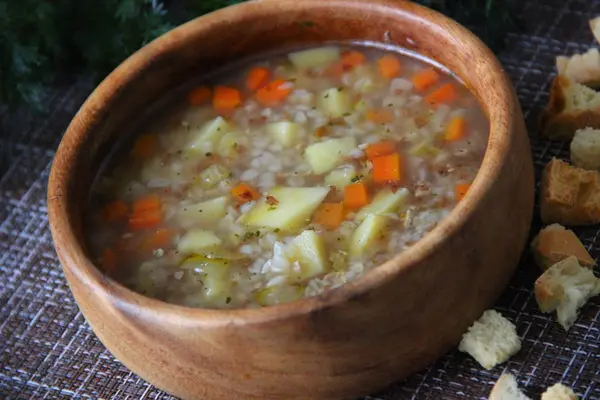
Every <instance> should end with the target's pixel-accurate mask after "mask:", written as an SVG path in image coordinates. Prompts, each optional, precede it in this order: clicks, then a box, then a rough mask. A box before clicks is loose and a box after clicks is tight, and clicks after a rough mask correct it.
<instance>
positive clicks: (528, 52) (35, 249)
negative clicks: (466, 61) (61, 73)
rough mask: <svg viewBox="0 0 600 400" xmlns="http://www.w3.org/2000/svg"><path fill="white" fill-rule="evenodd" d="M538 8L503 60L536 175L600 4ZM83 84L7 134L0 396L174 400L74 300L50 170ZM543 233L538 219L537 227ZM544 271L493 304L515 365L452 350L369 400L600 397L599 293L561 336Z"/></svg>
mask: <svg viewBox="0 0 600 400" xmlns="http://www.w3.org/2000/svg"><path fill="white" fill-rule="evenodd" d="M541 3H542V1H540V0H538V1H529V2H525V3H524V11H523V12H524V17H525V18H524V19H525V20H526V21H528V26H526V28H525V31H524V32H521V33H518V34H516V33H511V34H509V44H508V48H507V49H506V50H505V51H503V52H502V53H500V55H499V57H500V60H501V61H502V63H503V64H504V66H505V69H506V71H507V73H508V74H509V75H510V76H511V78H512V79H513V82H514V85H515V87H516V89H517V92H518V94H519V98H520V100H521V104H522V106H523V109H524V112H525V116H526V118H527V122H528V126H529V130H530V132H531V139H532V151H533V156H534V161H535V167H536V174H537V177H538V178H539V174H540V172H541V169H542V167H543V166H544V165H545V163H546V162H547V161H548V160H550V158H551V157H553V156H558V157H562V158H565V159H567V158H568V146H567V145H565V144H562V143H549V142H547V141H544V140H541V139H537V138H536V137H535V133H536V120H537V115H538V112H539V110H540V109H541V108H542V107H543V106H544V104H545V103H546V101H547V99H548V95H547V91H548V86H549V84H550V81H551V79H552V77H553V72H554V55H555V54H563V53H564V54H569V53H574V52H583V51H585V50H586V49H587V48H589V46H590V45H592V44H593V39H592V36H591V34H590V33H589V29H588V25H587V20H588V19H589V18H590V17H591V16H595V15H600V1H592V0H571V1H564V0H552V1H544V2H543V3H544V4H541ZM75 82H76V83H74V84H68V85H64V86H62V87H58V88H56V90H55V91H53V92H52V93H49V94H48V97H47V98H46V104H48V105H49V107H50V114H49V115H47V116H44V117H36V118H32V117H29V118H25V117H21V118H19V119H18V124H16V125H14V124H13V125H4V129H5V130H6V129H10V130H11V132H8V134H7V132H3V133H2V136H1V137H2V138H3V139H1V140H4V141H6V140H7V138H8V137H12V138H16V140H15V141H14V143H12V144H11V151H12V155H13V156H12V158H11V163H10V165H9V166H8V168H7V169H6V171H5V172H4V173H3V174H1V175H0V399H36V400H37V399H115V400H124V399H174V398H173V397H171V396H169V395H167V394H165V393H164V392H161V391H160V390H158V389H156V388H154V387H153V386H151V385H149V384H148V383H147V382H145V381H143V380H142V379H141V378H139V377H137V376H136V375H135V374H133V373H132V372H130V371H129V370H128V369H127V368H125V367H124V366H123V365H121V364H120V363H119V362H118V361H117V360H116V359H115V358H114V357H113V356H112V355H111V354H110V353H109V352H108V351H107V350H106V349H105V348H104V346H103V345H102V344H101V343H100V342H99V341H98V339H97V338H96V337H95V336H94V334H93V332H92V331H91V329H90V327H89V326H88V324H87V323H86V322H85V320H84V318H83V316H82V315H81V313H80V312H79V309H78V308H77V304H76V303H75V301H74V300H73V298H72V297H71V294H70V292H69V288H68V286H67V283H66V281H65V279H64V277H63V274H62V271H61V269H60V265H59V262H58V260H57V258H56V255H55V252H54V250H53V247H52V241H51V237H50V232H49V229H48V220H47V215H46V202H45V195H46V183H47V179H48V173H49V169H50V163H51V161H52V157H53V156H54V152H55V149H56V147H57V145H58V142H59V141H60V138H61V135H62V133H63V132H64V129H65V128H66V127H67V125H68V123H69V121H70V118H71V117H72V116H73V115H74V113H75V112H76V110H77V108H78V107H79V106H80V104H81V103H82V102H83V100H84V99H85V97H86V96H87V95H88V94H89V92H90V90H91V88H92V84H91V82H90V81H89V80H86V79H77V80H76V81H75ZM0 114H1V113H0ZM7 126H8V128H7ZM3 145H4V146H6V143H3ZM539 226H540V222H539V220H536V221H535V222H534V229H538V228H539ZM576 232H577V234H578V235H579V236H580V238H582V239H583V242H584V244H585V245H586V247H587V248H588V249H589V250H590V252H591V253H592V256H593V257H595V258H600V239H599V227H598V226H595V227H588V228H582V229H576ZM538 273H539V272H538V269H537V268H536V267H534V266H533V265H532V262H531V260H530V259H529V258H528V257H527V256H526V257H525V258H524V259H523V262H522V263H521V266H520V267H519V269H518V271H517V273H516V274H515V276H514V278H513V280H512V282H511V283H510V285H509V287H508V288H507V289H506V291H505V293H504V294H503V296H502V297H501V299H500V300H499V301H498V303H497V305H496V308H497V309H498V310H499V311H500V312H502V313H503V314H504V315H505V316H507V317H508V318H510V319H511V320H512V321H514V322H515V323H516V324H517V329H518V333H519V335H520V336H521V337H522V338H523V348H522V350H521V352H520V353H519V354H517V355H516V356H515V357H513V358H512V359H511V360H510V361H508V362H507V363H505V364H503V365H501V366H499V367H497V368H495V369H493V370H492V371H485V370H484V369H482V368H481V367H480V366H479V365H478V364H477V363H475V361H474V360H473V359H471V358H470V357H468V356H466V355H464V354H462V353H458V352H457V351H453V352H451V353H449V354H447V355H446V356H445V357H443V358H442V359H440V360H439V361H438V362H436V363H435V364H434V365H431V366H430V367H429V368H427V369H426V370H424V371H422V372H421V373H419V374H416V375H414V376H413V377H411V378H410V379H408V380H407V381H405V382H399V383H397V384H395V385H393V386H392V387H390V388H389V389H388V390H386V391H384V392H383V393H380V394H376V395H373V396H370V397H367V398H366V399H365V400H399V399H486V398H487V395H488V393H489V391H490V389H491V387H492V385H493V383H494V382H495V380H496V379H497V378H498V377H499V375H500V374H501V373H502V372H503V371H510V372H512V373H514V374H515V375H516V376H517V377H518V380H519V383H520V385H521V387H522V388H524V389H525V391H526V392H527V394H528V395H529V396H531V397H534V398H536V397H538V396H539V394H540V393H541V392H542V391H543V390H544V388H545V387H547V386H549V385H552V384H554V383H556V382H559V381H560V382H563V383H565V384H566V385H568V386H572V387H573V388H575V390H576V391H577V392H578V393H579V395H580V396H581V398H584V399H596V400H600V297H596V298H595V299H593V300H592V301H591V302H590V303H589V304H588V305H587V306H586V307H585V308H584V309H583V311H582V313H581V317H580V318H579V319H578V320H577V322H576V324H575V325H574V326H573V327H572V328H571V330H570V331H569V332H568V333H567V332H564V331H563V329H562V328H561V327H560V326H559V325H558V324H557V323H556V322H555V321H554V319H553V316H547V315H544V314H542V313H541V312H540V311H539V310H538V308H537V306H536V303H535V299H534V296H533V293H532V285H533V282H534V280H535V279H536V277H537V274H538ZM232 400H238V399H232ZM240 400H243V399H240ZM282 400H283V399H282Z"/></svg>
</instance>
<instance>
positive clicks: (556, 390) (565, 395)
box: [542, 383, 577, 400]
mask: <svg viewBox="0 0 600 400" xmlns="http://www.w3.org/2000/svg"><path fill="white" fill-rule="evenodd" d="M542 400H577V395H576V394H575V392H573V390H572V389H571V388H569V387H566V386H565V385H563V384H562V383H557V384H556V385H552V386H550V387H549V388H548V389H546V391H545V392H544V393H542Z"/></svg>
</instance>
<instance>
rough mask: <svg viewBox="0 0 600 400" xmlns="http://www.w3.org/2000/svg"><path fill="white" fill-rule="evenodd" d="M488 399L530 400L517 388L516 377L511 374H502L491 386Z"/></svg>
mask: <svg viewBox="0 0 600 400" xmlns="http://www.w3.org/2000/svg"><path fill="white" fill-rule="evenodd" d="M489 400H531V399H530V398H529V397H527V396H525V395H524V394H523V392H521V390H520V389H519V385H518V383H517V379H516V378H515V377H514V375H512V374H506V373H505V374H502V376H500V378H499V379H498V380H497V381H496V384H495V385H494V387H493V388H492V392H491V393H490V397H489Z"/></svg>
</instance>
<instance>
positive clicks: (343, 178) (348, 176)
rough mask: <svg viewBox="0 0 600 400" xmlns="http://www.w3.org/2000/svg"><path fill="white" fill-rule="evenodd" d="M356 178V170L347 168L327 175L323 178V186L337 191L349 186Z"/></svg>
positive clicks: (335, 170)
mask: <svg viewBox="0 0 600 400" xmlns="http://www.w3.org/2000/svg"><path fill="white" fill-rule="evenodd" d="M357 177H358V173H357V172H356V169H355V168H354V167H351V166H347V167H344V168H339V169H334V170H333V171H331V172H330V173H329V175H327V176H326V177H325V184H326V185H327V186H334V187H336V188H337V189H342V188H343V187H345V186H348V185H350V184H351V183H352V181H353V180H356V178H357Z"/></svg>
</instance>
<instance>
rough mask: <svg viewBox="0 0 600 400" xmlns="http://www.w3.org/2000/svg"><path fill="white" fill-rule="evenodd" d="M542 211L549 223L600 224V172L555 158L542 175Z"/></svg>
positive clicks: (546, 221) (544, 220) (544, 219)
mask: <svg viewBox="0 0 600 400" xmlns="http://www.w3.org/2000/svg"><path fill="white" fill-rule="evenodd" d="M540 208H541V212H542V221H543V222H544V223H546V224H550V223H554V222H556V223H560V224H563V225H590V224H597V223H600V173H599V172H597V171H587V170H584V169H581V168H576V167H572V166H571V165H569V164H567V163H566V162H564V161H562V160H559V159H556V158H553V159H552V160H551V161H550V162H549V163H548V165H546V168H545V169H544V172H543V174H542V182H541V187H540Z"/></svg>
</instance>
